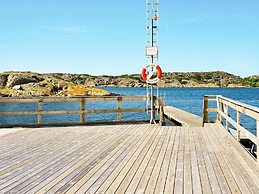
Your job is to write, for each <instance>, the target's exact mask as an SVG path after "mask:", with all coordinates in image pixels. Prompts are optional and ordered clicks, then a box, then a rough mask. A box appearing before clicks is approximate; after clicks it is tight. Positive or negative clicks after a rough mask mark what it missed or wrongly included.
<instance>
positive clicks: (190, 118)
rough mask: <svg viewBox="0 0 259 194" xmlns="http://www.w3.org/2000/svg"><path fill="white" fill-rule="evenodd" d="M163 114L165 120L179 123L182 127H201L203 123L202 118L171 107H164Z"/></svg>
mask: <svg viewBox="0 0 259 194" xmlns="http://www.w3.org/2000/svg"><path fill="white" fill-rule="evenodd" d="M164 114H165V116H166V117H167V118H169V119H171V120H173V121H176V122H178V123H181V124H182V125H183V126H189V127H201V126H202V123H203V119H202V117H200V116H197V115H194V114H192V113H189V112H186V111H184V110H181V109H179V108H175V107H172V106H165V107H164Z"/></svg>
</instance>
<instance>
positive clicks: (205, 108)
mask: <svg viewBox="0 0 259 194" xmlns="http://www.w3.org/2000/svg"><path fill="white" fill-rule="evenodd" d="M208 99H209V98H208V96H204V97H203V126H204V123H207V122H208V121H209V113H208V107H209V101H208Z"/></svg>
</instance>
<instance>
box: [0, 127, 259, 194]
mask: <svg viewBox="0 0 259 194" xmlns="http://www.w3.org/2000/svg"><path fill="white" fill-rule="evenodd" d="M0 158H1V160H0V193H26V192H28V193H119V194H121V193H175V194H179V193H185V194H187V193H206V194H209V193H245V194H248V193H254V194H258V193H259V166H258V165H257V163H256V161H255V160H254V159H252V158H251V157H250V155H249V154H248V153H247V152H246V151H245V150H244V149H243V148H242V147H241V146H240V144H239V143H238V142H237V141H235V139H234V138H233V137H232V136H231V135H230V134H229V133H228V132H227V131H226V130H225V129H224V128H223V126H222V125H220V124H205V127H176V126H162V127H161V126H158V125H149V124H137V125H109V126H80V127H59V128H55V127H54V128H29V129H26V130H22V131H18V132H16V133H12V134H8V135H5V136H3V137H1V140H0Z"/></svg>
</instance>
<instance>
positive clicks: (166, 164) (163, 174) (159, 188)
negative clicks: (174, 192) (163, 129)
mask: <svg viewBox="0 0 259 194" xmlns="http://www.w3.org/2000/svg"><path fill="white" fill-rule="evenodd" d="M169 130H171V131H172V133H171V137H170V140H169V143H168V146H167V148H166V154H165V157H164V159H163V164H162V167H161V170H160V174H159V177H158V180H157V183H156V189H155V191H154V193H165V192H166V191H165V188H166V181H167V179H168V178H169V177H168V172H169V168H170V160H171V156H172V151H173V145H174V142H175V136H176V130H175V128H174V127H170V128H169Z"/></svg>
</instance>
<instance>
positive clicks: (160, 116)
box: [158, 98, 164, 126]
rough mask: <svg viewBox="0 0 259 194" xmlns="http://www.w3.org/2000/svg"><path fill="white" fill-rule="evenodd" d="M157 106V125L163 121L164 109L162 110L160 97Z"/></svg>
mask: <svg viewBox="0 0 259 194" xmlns="http://www.w3.org/2000/svg"><path fill="white" fill-rule="evenodd" d="M158 106H159V125H160V126H162V125H163V122H164V110H163V101H162V98H159V99H158Z"/></svg>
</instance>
